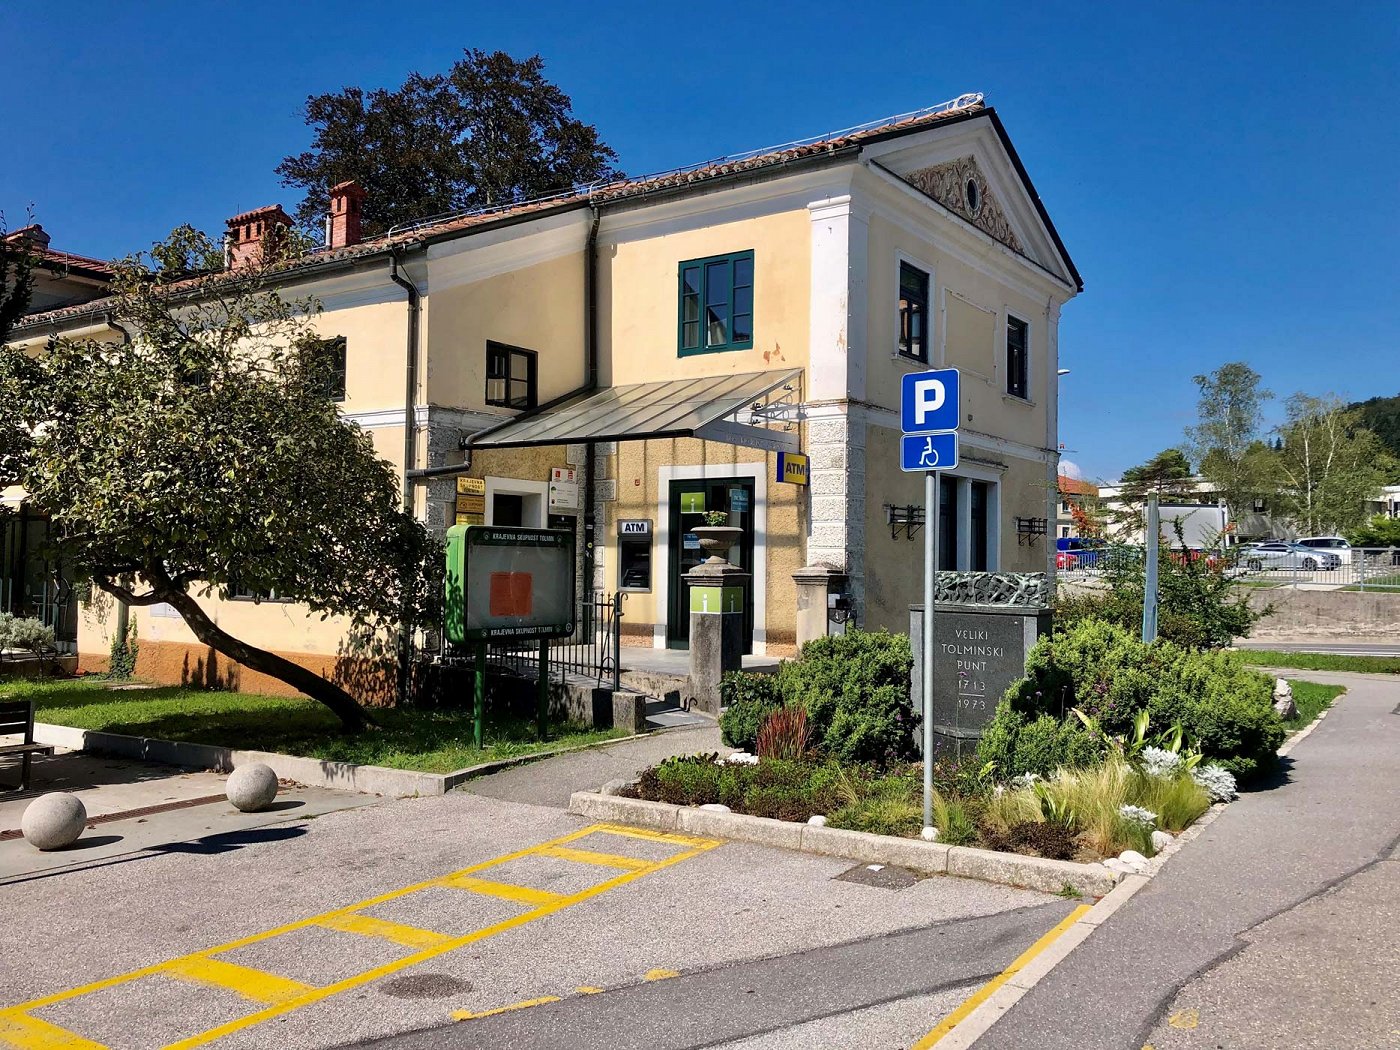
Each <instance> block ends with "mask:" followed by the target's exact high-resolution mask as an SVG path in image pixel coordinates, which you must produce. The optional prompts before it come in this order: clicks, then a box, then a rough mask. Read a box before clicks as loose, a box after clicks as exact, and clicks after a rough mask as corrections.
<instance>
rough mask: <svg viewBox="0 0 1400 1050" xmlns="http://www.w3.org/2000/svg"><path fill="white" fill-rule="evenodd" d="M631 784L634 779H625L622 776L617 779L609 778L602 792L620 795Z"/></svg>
mask: <svg viewBox="0 0 1400 1050" xmlns="http://www.w3.org/2000/svg"><path fill="white" fill-rule="evenodd" d="M631 786H632V781H630V780H624V779H622V778H618V779H617V780H609V781H608V782H607V783H606V784H604V785H603V787H602V790H601V791H600V794H603V795H620V794H622V793H623V792H624V791H626V790H627V789H628V788H630V787H631Z"/></svg>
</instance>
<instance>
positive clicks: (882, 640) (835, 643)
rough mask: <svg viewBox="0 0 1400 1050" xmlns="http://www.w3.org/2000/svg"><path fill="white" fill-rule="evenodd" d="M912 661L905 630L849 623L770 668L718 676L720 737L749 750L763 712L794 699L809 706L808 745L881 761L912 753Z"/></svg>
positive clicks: (852, 758) (846, 758)
mask: <svg viewBox="0 0 1400 1050" xmlns="http://www.w3.org/2000/svg"><path fill="white" fill-rule="evenodd" d="M912 666H913V657H912V655H911V653H910V649H909V639H908V637H907V636H905V635H902V634H890V633H888V632H887V631H847V632H846V633H845V634H841V635H830V636H828V637H825V638H817V639H814V640H813V641H810V642H808V643H807V644H806V645H804V646H803V647H802V650H801V653H800V654H799V656H798V659H796V660H792V661H788V662H785V663H784V664H783V665H782V666H781V667H780V668H779V669H778V673H777V674H776V675H760V674H752V673H748V672H744V671H732V672H730V673H729V674H727V675H725V676H724V678H723V679H722V680H721V682H720V701H721V703H722V704H724V705H725V708H726V710H725V712H724V714H722V715H721V716H720V722H719V724H720V731H721V733H722V735H723V739H724V742H725V743H726V744H729V745H730V746H731V747H739V748H743V749H744V750H747V751H753V750H754V749H755V748H756V746H757V741H758V730H759V728H760V727H761V726H762V724H763V721H764V719H765V718H766V717H767V716H768V715H769V714H770V713H772V712H773V711H775V710H777V709H778V708H779V707H783V706H785V705H792V706H800V707H802V708H804V709H805V710H806V712H807V718H808V724H809V725H810V727H811V734H812V735H811V745H812V747H813V748H815V749H817V750H818V751H820V752H822V753H823V754H826V755H829V756H830V757H832V758H834V759H838V760H840V761H842V762H874V763H876V764H878V765H881V766H884V765H888V764H889V763H891V762H897V761H902V760H906V759H910V758H913V757H914V756H915V754H916V748H915V746H914V744H915V738H914V731H915V728H916V727H917V726H918V722H919V716H918V714H917V713H916V712H915V710H914V708H913V706H912V705H911V703H910V700H909V672H910V668H911V667H912Z"/></svg>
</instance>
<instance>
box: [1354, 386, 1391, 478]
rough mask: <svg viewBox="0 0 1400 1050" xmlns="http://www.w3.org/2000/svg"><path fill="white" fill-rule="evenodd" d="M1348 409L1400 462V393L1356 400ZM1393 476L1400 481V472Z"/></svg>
mask: <svg viewBox="0 0 1400 1050" xmlns="http://www.w3.org/2000/svg"><path fill="white" fill-rule="evenodd" d="M1347 409H1348V411H1354V412H1356V414H1357V420H1358V422H1359V423H1360V424H1361V425H1362V426H1363V427H1365V428H1366V429H1367V430H1369V431H1371V432H1372V433H1373V434H1375V435H1376V437H1378V438H1380V439H1381V443H1382V444H1383V445H1385V448H1386V451H1387V452H1388V453H1389V454H1390V455H1391V456H1392V457H1393V458H1394V459H1395V461H1396V462H1397V463H1400V395H1397V396H1395V397H1373V398H1370V399H1368V400H1366V401H1354V402H1352V403H1351V404H1350V405H1347ZM1391 477H1392V478H1393V479H1394V480H1397V481H1400V474H1395V473H1392V475H1391Z"/></svg>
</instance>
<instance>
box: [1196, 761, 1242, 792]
mask: <svg viewBox="0 0 1400 1050" xmlns="http://www.w3.org/2000/svg"><path fill="white" fill-rule="evenodd" d="M1191 779H1192V780H1194V781H1195V782H1196V783H1197V784H1199V785H1200V786H1201V787H1203V788H1205V791H1206V794H1208V795H1209V796H1210V800H1211V801H1212V802H1233V801H1234V800H1235V799H1237V798H1239V797H1240V793H1239V789H1238V788H1237V787H1236V785H1235V777H1234V774H1233V773H1231V772H1230V771H1229V770H1228V769H1226V768H1225V767H1224V766H1221V765H1217V764H1216V763H1214V762H1212V763H1210V764H1209V765H1205V766H1197V767H1195V768H1194V769H1192V770H1191Z"/></svg>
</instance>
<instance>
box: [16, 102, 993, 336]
mask: <svg viewBox="0 0 1400 1050" xmlns="http://www.w3.org/2000/svg"><path fill="white" fill-rule="evenodd" d="M984 111H986V112H990V111H989V110H987V107H986V106H985V104H984V103H983V100H982V96H981V95H980V94H973V95H962V96H959V97H958V98H957V99H954V100H952V101H951V102H947V103H944V104H942V105H940V106H935V107H931V108H929V109H925V110H916V111H915V112H913V113H908V114H903V115H901V116H898V117H892V118H890V119H888V120H883V121H875V122H872V123H870V124H865V125H861V126H859V127H856V128H850V129H846V130H844V131H838V132H834V133H832V134H830V135H827V136H826V137H821V138H815V139H809V140H801V141H797V142H792V143H787V144H785V145H782V146H776V147H772V148H769V149H763V150H756V151H753V152H751V153H745V154H739V155H737V156H734V157H721V158H718V159H716V160H712V161H707V162H704V163H702V164H698V165H694V166H691V167H688V168H678V169H676V170H673V171H668V172H663V173H661V174H657V175H649V176H645V177H642V178H635V179H621V180H619V181H617V182H611V183H604V184H602V185H595V186H585V187H576V188H574V189H571V190H568V191H565V192H563V193H559V194H555V195H553V196H549V197H543V198H540V199H538V200H530V201H522V202H520V203H518V204H510V205H504V206H502V207H498V208H490V209H483V210H480V211H473V212H467V213H463V214H459V215H448V216H442V217H435V218H429V219H425V220H423V221H422V222H418V223H414V224H412V225H410V226H406V227H403V228H400V227H394V228H392V229H391V230H390V231H389V232H388V233H387V234H385V235H384V236H381V237H376V238H373V239H370V240H366V241H362V242H360V243H359V244H355V245H351V246H348V247H345V248H338V249H334V250H329V251H328V250H325V249H318V250H316V251H314V252H311V253H308V254H307V255H305V256H302V257H301V258H299V259H296V260H294V261H292V262H289V263H287V264H286V265H285V267H284V269H285V270H286V271H287V272H288V273H292V272H294V271H296V270H299V269H302V268H310V267H312V266H317V265H323V264H325V263H329V262H337V261H342V260H348V259H354V258H358V257H361V256H368V255H374V254H377V253H381V252H387V251H390V250H391V249H393V248H396V247H399V246H402V245H406V244H410V243H415V242H418V241H422V240H425V239H428V238H434V239H437V238H440V237H450V236H452V235H453V234H459V233H465V232H466V231H469V230H472V229H474V228H476V227H480V226H486V225H488V224H491V223H496V222H501V221H503V220H509V219H519V218H522V217H526V216H530V215H535V214H542V213H547V212H551V211H558V210H565V209H568V208H575V207H579V206H581V205H583V204H586V203H588V202H589V201H593V202H611V201H620V200H625V199H627V198H629V197H635V196H641V195H642V194H646V193H653V192H656V191H660V190H672V189H683V188H685V187H688V186H692V185H695V184H697V183H703V182H708V181H711V180H714V179H721V178H724V177H726V176H731V175H736V174H741V173H743V172H749V171H758V170H762V169H764V168H768V167H774V166H779V165H783V164H788V163H791V162H792V161H794V160H801V159H805V158H809V157H815V156H820V155H822V154H834V153H837V152H839V151H841V150H843V149H847V148H849V147H854V146H860V145H861V144H863V143H866V142H869V141H871V140H874V139H878V138H883V137H885V136H888V135H904V134H911V133H913V132H916V131H921V130H923V129H924V128H927V127H930V126H932V125H935V124H938V123H941V122H943V121H946V120H950V119H952V118H966V117H968V116H972V115H974V114H977V113H980V112H984ZM270 210H271V208H260V209H258V210H257V211H256V212H248V213H245V214H244V215H240V216H235V217H234V218H233V219H230V220H228V221H229V223H230V224H233V223H235V222H237V221H241V220H245V219H248V218H251V217H253V216H256V215H261V214H263V213H266V212H268V211H270ZM278 210H280V208H279V209H278ZM232 274H233V272H232V271H231V272H230V275H231V276H232ZM208 279H209V278H208V276H205V277H200V278H191V279H190V280H188V281H182V282H179V283H176V284H172V285H171V286H170V288H171V290H178V289H180V288H184V287H193V286H194V285H195V284H197V283H198V282H199V281H201V280H208ZM106 302H107V300H97V301H94V302H89V303H83V304H81V305H80V306H72V307H65V308H64V309H61V310H53V311H50V312H49V313H45V314H33V315H31V316H29V317H26V318H25V319H24V320H23V322H22V323H21V324H20V325H17V326H16V328H17V329H19V328H29V327H37V326H39V325H46V324H51V323H53V322H57V321H61V320H63V319H65V318H67V317H73V316H80V315H83V314H87V313H92V312H94V311H100V310H101V309H102V308H103V306H104V304H105V303H106Z"/></svg>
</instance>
